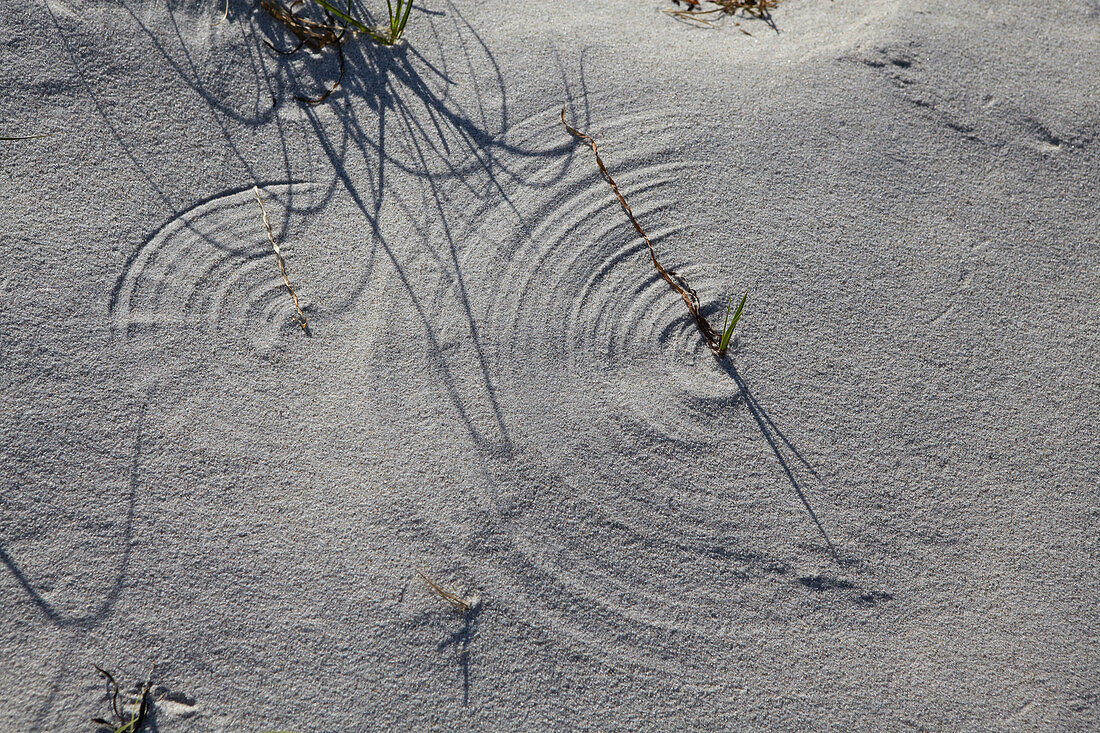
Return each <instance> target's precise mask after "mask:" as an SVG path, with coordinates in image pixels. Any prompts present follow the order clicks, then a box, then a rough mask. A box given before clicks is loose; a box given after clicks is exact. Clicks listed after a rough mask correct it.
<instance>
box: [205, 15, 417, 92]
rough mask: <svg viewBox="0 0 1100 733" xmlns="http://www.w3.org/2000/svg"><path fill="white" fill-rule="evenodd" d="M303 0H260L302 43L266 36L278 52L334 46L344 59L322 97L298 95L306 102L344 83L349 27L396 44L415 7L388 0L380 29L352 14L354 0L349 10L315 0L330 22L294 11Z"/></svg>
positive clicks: (382, 42) (390, 43)
mask: <svg viewBox="0 0 1100 733" xmlns="http://www.w3.org/2000/svg"><path fill="white" fill-rule="evenodd" d="M301 2H302V0H295V2H294V3H292V4H291V5H290V7H287V6H285V5H283V4H282V2H280V0H260V7H261V8H263V9H264V10H265V11H266V12H267V14H268V15H270V16H271V17H272V18H274V19H275V20H277V21H279V22H280V23H282V24H283V25H284V26H286V29H287V30H289V31H290V32H291V33H293V34H294V35H295V36H296V37H297V38H298V45H297V46H295V47H294V48H292V49H290V50H289V51H284V50H281V49H278V48H275V46H273V45H272V44H271V43H270V42H268V41H267V40H266V39H265V40H264V43H266V44H267V45H268V46H270V47H271V49H272V50H274V51H276V52H277V53H280V54H283V55H284V56H291V55H293V54H295V53H297V52H298V51H299V50H300V49H301V48H302V46H308V47H309V48H310V49H312V50H314V51H318V52H320V51H321V50H323V49H324V48H325V47H326V46H334V47H335V48H336V53H337V55H338V56H339V59H340V75H339V76H338V77H337V79H336V83H335V84H333V85H332V87H331V88H329V89H328V90H327V91H326V92H325V93H324V94H322V95H321V96H319V97H316V98H310V97H298V101H299V102H303V103H305V104H320V103H321V102H324V101H325V100H326V99H328V97H329V95H330V94H332V93H333V92H334V91H336V89H337V87H339V86H340V82H342V81H343V80H344V40H345V39H346V38H347V35H348V32H349V31H350V32H351V33H352V34H355V33H360V34H363V35H365V36H367V37H368V38H370V39H371V40H372V41H374V42H375V43H377V44H379V45H381V46H393V45H394V44H395V43H397V42H398V41H399V40H400V39H401V35H402V34H403V33H404V32H405V25H406V24H407V23H408V22H409V13H410V12H412V7H413V4H412V0H386V8H387V11H388V16H389V23H388V27H386V28H379V29H376V28H372V27H371V26H369V25H367V24H366V23H364V22H363V21H361V20H359V19H358V18H356V17H355V16H353V15H352V3H353V0H348V4H347V8H346V9H345V10H341V9H340V8H338V7H336V6H335V5H333V4H332V3H330V2H328V0H312V2H313V3H314V4H315V5H316V6H317V7H319V8H321V9H322V10H323V11H324V13H325V16H326V18H327V20H328V22H327V23H320V22H318V21H316V20H313V19H310V18H307V17H304V16H301V15H297V14H296V13H295V12H294V8H295V7H297V6H298V5H299V4H301ZM226 8H227V12H228V5H226ZM337 18H338V19H340V20H342V21H343V22H344V26H343V27H342V28H338V27H337V23H336V21H337Z"/></svg>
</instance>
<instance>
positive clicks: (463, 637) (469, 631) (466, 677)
mask: <svg viewBox="0 0 1100 733" xmlns="http://www.w3.org/2000/svg"><path fill="white" fill-rule="evenodd" d="M480 614H481V607H480V606H478V607H476V608H474V609H473V610H471V611H467V612H466V613H464V614H463V615H462V627H461V628H459V629H458V630H457V631H455V632H454V633H453V634H451V635H450V637H449V638H447V639H444V640H443V641H441V642H439V647H438V648H439V651H443V650H444V649H446V648H447V647H449V646H453V647H454V648H455V652H457V653H458V665H459V667H460V668H461V670H462V704H463V705H469V704H470V642H471V641H473V640H474V638H476V637H477V620H478V616H479V615H480Z"/></svg>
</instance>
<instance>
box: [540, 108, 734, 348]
mask: <svg viewBox="0 0 1100 733" xmlns="http://www.w3.org/2000/svg"><path fill="white" fill-rule="evenodd" d="M561 123H562V124H563V125H565V129H566V130H568V131H569V132H570V133H571V134H572V135H573V136H574V137H576V138H577V139H579V140H584V141H585V142H586V143H588V145H589V147H591V148H592V153H593V154H594V155H595V156H596V165H598V166H599V168H600V173H601V174H602V175H603V177H604V180H605V181H607V182H608V184H610V185H611V190H612V191H614V192H615V196H617V197H618V199H619V204H620V205H621V206H622V207H623V211H625V212H626V216H627V218H628V219H630V223H631V224H633V225H634V229H635V231H637V232H638V235H639V236H641V238H642V239H643V240H645V243H646V247H648V248H649V258H650V260H652V261H653V266H654V267H656V268H657V272H659V273H660V274H661V277H662V278H664V280H665V282H667V283H668V284H669V286H670V287H671V288H672V289H673V290H675V291H676V293H677V294H678V295H679V296H680V297H681V298H683V300H684V304H685V305H687V309H688V312H689V313H690V314H691V317H692V318H694V319H695V325H697V326H698V327H699V331H700V333H702V334H703V340H705V341H706V342H707V346H708V347H709V348H710V350H711V351H713V352H714V353H715V354H716V355H717V356H718V358H722V357H724V356H725V355H726V347H727V346H728V345H729V336H728V334H721V335H720V334H719V333H718V332H717V331H715V330H714V328H713V327H712V326H711V325H710V322H708V321H707V319H706V316H704V315H703V313H702V311H701V310H700V306H699V296H698V295H697V294H696V292H695V290H694V289H693V288H692V287H691V286H690V285H688V283H687V280H685V279H684V278H682V277H681V276H679V275H677V274H676V273H675V272H674V271H672V270H666V269H665V268H664V267H662V266H661V263H660V262H658V261H657V253H656V251H655V250H654V249H653V242H651V241H649V236H648V235H647V234H646V233H645V231H644V230H643V229H642V225H641V224H639V223H638V220H637V219H635V218H634V212H633V211H631V210H630V205H629V204H627V203H626V199H625V198H623V195H622V193H621V192H620V191H619V186H618V185H617V184H616V183H615V179H613V178H612V177H611V174H610V173H608V172H607V167H606V166H605V165H604V163H603V159H602V158H600V151H599V149H598V148H597V147H596V141H595V140H593V139H592V138H591V137H589V136H588V135H586V134H585V133H583V132H581V131H580V130H578V129H576V128H574V127H571V126H570V125H569V123H568V122H566V121H565V108H564V107H563V108H562V111H561ZM746 295H747V294H746ZM744 305H745V301H744V299H742V301H741V306H739V307H738V310H737V318H740V315H741V309H742V308H743V307H744ZM736 323H737V319H736V318H735V320H734V325H736ZM732 330H733V329H732V328H731V329H729V331H730V332H732Z"/></svg>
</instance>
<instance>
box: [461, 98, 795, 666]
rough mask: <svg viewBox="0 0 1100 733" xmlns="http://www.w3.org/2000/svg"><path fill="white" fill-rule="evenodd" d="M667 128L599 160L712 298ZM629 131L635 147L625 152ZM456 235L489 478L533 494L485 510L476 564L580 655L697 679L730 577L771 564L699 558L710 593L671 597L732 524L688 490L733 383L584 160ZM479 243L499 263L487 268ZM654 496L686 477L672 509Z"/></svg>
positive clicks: (717, 634)
mask: <svg viewBox="0 0 1100 733" xmlns="http://www.w3.org/2000/svg"><path fill="white" fill-rule="evenodd" d="M670 117H672V118H674V116H670ZM665 119H668V118H667V117H666V118H665ZM668 124H669V123H668V122H665V121H663V120H662V118H661V115H660V114H659V113H653V112H650V113H647V114H644V115H638V116H631V117H630V118H628V119H624V120H614V121H611V122H605V123H604V124H603V125H602V127H603V135H604V137H605V139H607V140H616V141H617V142H618V143H619V145H618V147H619V149H618V150H614V152H610V153H608V158H609V161H608V163H609V165H611V166H613V167H614V169H615V172H614V175H615V176H616V179H617V180H618V181H619V183H620V186H621V187H622V189H623V191H624V194H625V195H626V196H627V198H628V200H629V201H630V204H631V206H632V207H633V209H634V211H635V214H636V216H637V217H638V219H639V221H641V222H642V224H643V226H645V227H646V229H647V231H648V232H649V233H650V236H651V238H652V239H653V241H654V245H655V246H656V247H657V249H658V251H659V253H660V254H661V256H662V260H663V261H664V262H665V263H666V265H667V266H668V267H669V268H670V269H673V270H677V271H679V272H681V273H682V274H683V275H684V276H686V277H687V278H688V279H689V280H690V281H691V282H692V283H693V284H694V285H695V286H696V287H699V289H700V295H701V297H702V298H703V300H704V303H706V302H707V298H708V297H711V296H712V295H713V294H714V293H715V292H718V291H719V287H718V284H717V283H715V282H713V281H710V282H708V280H711V278H713V277H714V275H713V272H714V270H713V268H708V267H706V266H705V263H701V264H694V263H690V258H691V257H692V254H693V252H692V246H691V232H692V227H693V223H692V222H690V221H684V220H683V218H682V217H683V213H682V212H679V211H677V207H676V201H677V195H678V191H679V190H680V189H681V187H682V186H683V185H684V184H683V181H684V179H685V178H686V177H687V174H688V173H689V172H690V171H692V170H697V169H698V164H696V163H694V162H691V161H683V160H682V159H680V158H678V157H676V156H674V155H673V154H671V153H670V152H668V151H665V150H662V149H661V147H660V146H659V145H655V144H653V140H654V139H658V138H659V139H662V140H666V139H667V140H669V141H670V142H672V141H673V140H674V139H675V137H674V136H673V135H670V134H668V133H667V131H666V133H665V134H657V133H655V132H654V131H653V130H654V128H655V127H659V126H661V125H668ZM609 127H611V128H614V129H615V132H610V133H609V132H607V129H608V128H609ZM627 133H629V134H627ZM638 136H641V137H642V138H644V139H645V144H644V145H640V146H638V148H639V149H640V150H642V151H644V152H642V153H633V152H631V151H626V152H624V151H623V150H622V147H623V146H628V145H629V141H630V140H631V139H634V138H635V137H638ZM624 141H627V142H624ZM528 204H530V205H528ZM459 239H461V240H462V241H466V242H480V243H481V244H482V245H483V246H481V247H471V248H470V251H469V252H467V253H464V260H465V262H464V267H463V269H464V271H465V272H467V273H470V274H469V275H468V278H469V279H470V283H469V285H468V290H469V292H471V293H476V294H479V296H480V297H481V298H482V299H483V300H482V301H481V302H480V303H479V306H480V313H481V314H482V315H481V316H480V317H479V320H481V321H483V322H484V323H485V324H486V328H485V329H484V330H485V332H486V333H488V334H491V337H490V338H489V339H488V343H487V348H486V354H487V356H488V358H490V359H491V370H492V373H493V374H494V375H497V379H498V380H499V382H498V385H497V386H498V389H499V393H500V395H501V407H502V411H503V413H504V415H505V420H506V422H507V423H508V427H509V430H510V432H511V434H512V435H513V438H514V442H515V449H514V450H513V451H511V452H510V453H509V454H508V455H507V457H506V461H505V463H503V464H501V465H500V467H499V470H500V471H501V472H502V474H503V475H505V476H513V477H514V476H515V475H516V473H517V472H518V473H519V474H521V475H524V476H529V477H533V478H534V480H535V482H536V483H537V485H538V487H539V488H538V490H537V491H533V492H528V493H524V494H523V498H522V501H521V503H522V507H520V508H517V507H516V506H514V505H509V504H508V500H507V499H506V498H500V497H496V498H494V500H493V501H494V503H495V504H496V505H497V506H498V508H499V509H500V512H501V515H502V518H501V520H500V522H501V525H500V526H499V527H498V528H497V529H496V530H495V531H499V532H502V533H504V534H505V535H506V537H507V539H508V550H507V552H504V553H500V552H498V553H496V554H494V555H493V556H492V562H493V563H494V564H499V563H501V562H504V563H505V566H506V573H505V575H506V585H507V587H508V589H509V590H508V593H509V594H510V595H511V596H512V597H511V598H510V599H509V603H510V605H517V604H519V605H522V607H524V608H528V609H533V610H534V612H535V613H537V614H539V616H540V618H541V619H542V622H543V623H545V624H546V625H548V626H550V627H553V628H554V629H556V630H557V632H558V633H560V634H561V635H563V636H565V637H569V638H572V639H574V640H575V641H577V642H578V643H581V644H582V645H584V646H586V647H597V648H599V649H601V650H602V651H603V652H605V653H606V652H608V651H610V652H612V653H613V654H614V655H615V656H618V657H620V658H623V659H629V660H631V661H632V662H634V663H638V664H643V665H646V666H650V667H654V668H661V669H677V670H679V672H681V673H688V674H689V675H691V674H693V673H694V672H698V673H699V674H705V672H706V669H705V668H704V667H703V666H700V663H699V661H698V660H699V659H701V658H705V657H700V656H699V655H698V653H697V651H698V649H699V648H701V647H710V648H712V649H718V648H719V647H722V648H728V646H729V645H728V643H725V644H724V642H723V638H726V632H725V631H723V629H724V628H725V625H726V624H727V623H728V622H729V611H730V604H729V592H728V585H729V584H731V583H736V584H739V585H745V584H757V585H759V584H763V585H764V586H767V588H765V590H763V591H762V592H766V593H771V592H774V583H775V582H777V579H780V578H781V576H782V572H785V571H780V570H769V569H768V568H776V567H781V566H782V564H781V563H775V562H772V561H769V560H767V559H766V558H763V557H758V556H752V555H751V553H742V556H743V558H742V559H743V561H738V562H733V563H730V562H723V563H718V562H716V563H715V564H716V567H715V580H716V582H715V585H714V587H712V588H692V589H691V590H685V589H686V588H687V586H688V584H687V583H686V576H685V577H683V578H681V577H680V573H679V572H678V571H677V567H678V566H679V567H686V566H684V565H679V563H681V562H683V563H687V562H690V561H691V559H692V558H696V559H697V558H698V557H699V555H700V552H704V553H705V552H707V551H709V548H715V547H719V548H720V547H722V546H724V545H725V544H726V543H728V542H730V541H731V538H733V541H736V537H737V532H736V527H735V526H734V524H733V520H731V518H730V517H729V516H728V515H726V514H724V513H722V512H716V511H715V510H714V509H715V507H716V506H719V505H721V504H723V503H724V502H725V500H726V498H727V497H726V495H725V494H726V492H728V491H729V489H727V488H725V487H713V486H706V485H695V486H690V485H689V484H690V483H691V482H694V481H696V480H697V477H698V476H699V475H700V469H701V468H705V467H700V466H698V465H696V464H697V462H698V456H699V455H701V454H703V453H701V452H700V449H701V448H705V449H706V451H705V453H707V454H709V453H712V452H713V451H714V450H715V449H716V448H718V447H720V446H721V444H722V441H723V440H725V439H726V438H724V437H723V436H722V431H721V430H720V429H719V427H718V426H719V425H720V423H721V421H722V420H723V419H725V418H728V417H729V416H730V414H731V413H732V411H733V409H734V408H735V407H737V406H738V405H739V404H740V400H741V397H740V392H739V390H738V388H737V385H736V384H735V383H734V382H733V380H731V379H730V378H729V377H728V375H727V374H726V373H725V372H723V371H722V370H721V369H720V367H718V365H717V363H716V362H715V360H714V358H713V356H711V354H710V352H709V351H708V350H707V349H706V347H705V345H704V344H703V343H702V341H701V338H700V336H699V333H698V329H697V328H696V326H695V324H694V322H693V321H692V320H691V318H690V316H689V315H688V313H687V312H686V310H685V309H684V306H683V302H682V301H681V299H680V298H679V296H678V295H677V294H676V293H675V292H673V291H672V290H671V289H670V288H669V287H668V285H667V283H665V282H664V281H663V280H662V279H661V278H660V276H659V275H658V274H657V272H656V271H655V270H654V269H653V266H652V264H651V262H650V261H649V257H648V255H647V253H646V248H645V244H644V243H643V242H642V241H641V240H640V239H639V238H638V237H637V236H636V234H635V233H634V231H633V229H632V228H631V227H630V224H629V222H628V221H627V220H626V218H625V217H624V216H623V214H622V211H621V210H620V208H619V205H618V202H617V200H616V199H615V198H614V196H613V195H612V194H611V192H610V191H609V190H608V188H607V184H606V183H605V182H604V181H603V180H602V178H600V177H599V176H598V174H597V171H596V170H595V167H594V166H593V165H590V162H589V161H588V160H587V159H583V160H582V159H580V158H578V159H577V160H576V161H574V163H573V165H571V166H570V168H569V169H568V170H567V173H566V175H564V176H562V177H560V178H559V179H557V180H555V181H552V182H550V183H549V184H548V185H547V186H546V187H544V188H542V189H540V190H538V191H537V195H535V194H533V193H532V194H525V193H524V192H523V191H520V192H519V193H517V195H516V196H515V197H513V198H511V199H508V201H507V203H504V202H501V203H499V204H498V205H497V206H495V207H489V208H487V209H486V210H485V211H482V212H480V213H479V215H478V216H477V217H476V218H474V220H473V223H472V225H471V230H470V231H467V232H464V233H462V234H461V236H460V237H459ZM489 242H491V243H494V244H496V246H497V247H498V248H499V252H500V253H502V256H501V257H497V258H494V257H486V255H485V250H484V245H485V243H489ZM716 307H717V304H711V310H713V309H714V308H716ZM512 480H514V479H512ZM504 481H507V479H504ZM493 483H494V484H495V483H499V482H493ZM670 484H671V485H672V486H676V485H680V484H683V485H684V492H685V493H684V496H683V497H682V499H681V501H680V502H679V503H678V505H677V506H676V507H672V506H671V505H670V504H669V501H668V495H669V493H670V492H669V489H670ZM505 557H506V558H507V560H504V558H505ZM670 558H675V559H674V560H673V561H671V562H670ZM470 560H471V562H475V563H476V562H478V557H477V554H476V553H474V554H473V556H471V557H470ZM719 565H721V567H719ZM497 570H499V565H498V567H497ZM681 580H683V581H684V582H680V581H681ZM769 588H770V590H769ZM565 610H568V612H565ZM572 611H576V613H574V612H572ZM700 619H704V620H703V621H701V620H700ZM708 619H709V620H714V623H709V622H708V621H706V620H708ZM685 642H689V643H687V647H694V648H695V650H696V651H694V652H690V653H689V652H687V651H686V647H685V646H684V644H685ZM727 642H728V639H727ZM716 653H718V652H716Z"/></svg>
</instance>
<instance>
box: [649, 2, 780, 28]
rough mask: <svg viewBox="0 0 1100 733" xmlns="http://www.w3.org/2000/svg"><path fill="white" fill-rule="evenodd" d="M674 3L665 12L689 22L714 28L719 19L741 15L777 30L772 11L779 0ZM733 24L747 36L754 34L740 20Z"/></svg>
mask: <svg viewBox="0 0 1100 733" xmlns="http://www.w3.org/2000/svg"><path fill="white" fill-rule="evenodd" d="M672 4H673V5H675V6H676V7H674V8H668V9H666V10H665V12H666V13H668V14H669V15H672V16H675V17H677V18H679V19H680V20H684V21H687V22H689V23H697V24H699V25H705V26H708V27H712V28H713V27H716V26H717V23H716V22H715V21H717V20H721V19H723V18H728V17H730V16H737V15H740V16H742V17H751V18H756V19H757V20H762V21H764V22H765V23H767V24H768V26H769V27H771V29H772V30H775V23H774V22H773V21H772V16H771V11H772V8H774V7H775V6H776V5H777V4H779V0H672ZM733 24H734V25H735V26H737V29H738V30H739V31H741V32H742V33H744V34H745V35H746V36H751V35H752V34H751V33H749V32H748V31H747V30H745V29H744V28H742V27H741V23H740V22H738V21H736V20H734V21H733Z"/></svg>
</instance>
